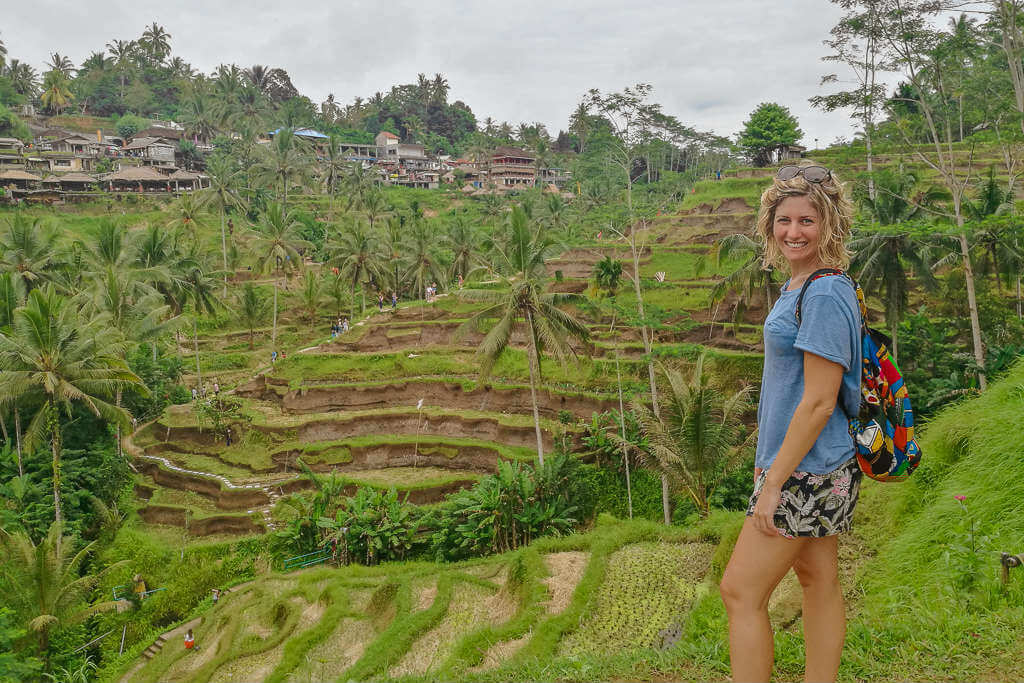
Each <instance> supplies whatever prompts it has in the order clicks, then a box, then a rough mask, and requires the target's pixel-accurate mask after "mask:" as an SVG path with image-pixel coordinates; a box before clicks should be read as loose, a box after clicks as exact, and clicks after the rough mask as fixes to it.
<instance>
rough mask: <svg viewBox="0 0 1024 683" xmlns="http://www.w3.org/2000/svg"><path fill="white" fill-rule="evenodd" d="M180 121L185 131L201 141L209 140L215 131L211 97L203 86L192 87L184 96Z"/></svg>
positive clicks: (215, 123)
mask: <svg viewBox="0 0 1024 683" xmlns="http://www.w3.org/2000/svg"><path fill="white" fill-rule="evenodd" d="M182 104H183V111H182V115H181V123H182V124H183V125H184V126H185V133H186V134H187V135H190V136H192V137H194V138H195V139H197V140H200V141H202V142H209V141H210V140H211V139H212V138H213V136H214V135H215V134H216V132H217V117H216V114H215V112H214V109H215V107H214V106H213V105H212V98H211V97H210V95H209V94H208V93H207V92H206V91H205V89H203V88H199V87H196V88H193V89H192V92H191V93H189V95H188V97H186V98H185V101H184V102H183V103H182Z"/></svg>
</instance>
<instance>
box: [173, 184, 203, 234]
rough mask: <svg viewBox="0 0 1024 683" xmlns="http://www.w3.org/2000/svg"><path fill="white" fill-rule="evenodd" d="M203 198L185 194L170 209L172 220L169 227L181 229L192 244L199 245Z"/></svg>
mask: <svg viewBox="0 0 1024 683" xmlns="http://www.w3.org/2000/svg"><path fill="white" fill-rule="evenodd" d="M202 211H203V197H201V196H197V195H195V194H193V193H191V192H183V193H182V194H181V196H180V197H178V199H177V200H176V201H175V202H174V203H173V204H171V206H170V207H169V208H168V211H167V212H168V213H169V214H170V218H168V220H167V227H169V228H172V229H173V228H181V229H182V230H183V231H184V232H186V233H188V234H189V236H190V237H191V238H192V244H193V245H195V246H198V244H199V228H200V227H201V226H202V223H201V222H200V221H201V216H202Z"/></svg>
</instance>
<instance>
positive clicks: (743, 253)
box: [709, 234, 778, 323]
mask: <svg viewBox="0 0 1024 683" xmlns="http://www.w3.org/2000/svg"><path fill="white" fill-rule="evenodd" d="M714 256H715V267H716V269H717V268H721V266H722V264H723V263H725V262H727V261H729V260H730V259H734V258H736V257H745V258H743V260H741V261H740V262H739V264H738V265H737V266H736V267H735V269H734V270H732V272H729V273H727V274H726V275H725V277H723V278H722V279H721V280H720V281H719V282H717V283H716V284H715V286H714V287H712V288H711V298H710V303H709V306H711V307H715V306H717V305H719V304H721V302H722V301H723V300H724V299H725V297H726V296H727V295H728V294H729V293H734V294H736V304H735V306H734V308H733V322H737V323H738V322H740V321H741V320H742V319H743V316H744V314H745V313H746V311H747V309H748V308H750V307H751V306H752V305H754V304H755V303H756V302H757V300H758V299H759V298H761V296H762V295H764V302H765V310H769V309H771V307H772V303H773V302H774V297H775V295H776V294H777V293H778V283H776V282H775V280H774V270H773V269H772V268H770V267H769V268H765V266H764V246H763V245H762V244H761V242H760V241H759V240H755V239H753V238H751V237H749V236H747V235H743V234H735V235H726V236H725V237H723V238H721V239H719V240H718V242H717V243H716V245H715V249H714ZM713 321H714V316H712V322H713Z"/></svg>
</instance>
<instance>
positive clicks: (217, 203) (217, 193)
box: [200, 156, 245, 297]
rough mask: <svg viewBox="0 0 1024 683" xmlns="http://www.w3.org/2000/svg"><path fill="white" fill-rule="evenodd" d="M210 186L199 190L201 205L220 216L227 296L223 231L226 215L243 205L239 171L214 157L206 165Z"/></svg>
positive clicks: (225, 282)
mask: <svg viewBox="0 0 1024 683" xmlns="http://www.w3.org/2000/svg"><path fill="white" fill-rule="evenodd" d="M206 174H207V175H208V176H209V177H210V184H209V186H208V187H207V188H206V189H205V190H201V191H200V194H201V196H202V200H201V201H202V204H203V205H204V206H206V205H209V206H213V207H214V208H215V209H216V210H217V213H219V214H220V248H221V255H222V257H223V260H224V261H223V266H224V292H223V295H224V296H225V297H226V296H227V295H228V241H227V234H226V232H225V230H224V222H225V219H226V217H227V213H228V211H229V210H231V209H242V208H243V207H244V205H245V202H244V200H243V199H242V195H241V193H240V192H239V184H240V183H239V181H240V176H241V171H240V170H239V169H237V168H236V167H235V165H234V163H232V161H231V160H230V159H228V158H226V157H222V156H215V157H214V158H212V159H210V162H209V163H208V164H207V165H206Z"/></svg>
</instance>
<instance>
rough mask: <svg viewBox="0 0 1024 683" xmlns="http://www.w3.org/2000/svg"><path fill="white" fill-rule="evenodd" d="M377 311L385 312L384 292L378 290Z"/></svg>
mask: <svg viewBox="0 0 1024 683" xmlns="http://www.w3.org/2000/svg"><path fill="white" fill-rule="evenodd" d="M377 312H378V313H383V312H384V292H377Z"/></svg>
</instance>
